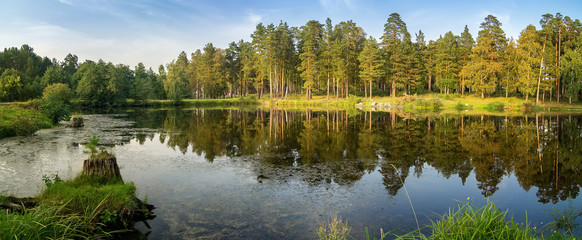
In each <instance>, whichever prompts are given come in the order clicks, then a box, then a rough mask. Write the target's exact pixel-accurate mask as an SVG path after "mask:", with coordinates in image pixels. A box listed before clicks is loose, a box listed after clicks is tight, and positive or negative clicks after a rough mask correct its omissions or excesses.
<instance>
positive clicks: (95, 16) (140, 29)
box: [0, 0, 582, 69]
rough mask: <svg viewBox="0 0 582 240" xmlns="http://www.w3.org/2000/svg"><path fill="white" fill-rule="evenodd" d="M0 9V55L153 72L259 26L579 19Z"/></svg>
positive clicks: (483, 7)
mask: <svg viewBox="0 0 582 240" xmlns="http://www.w3.org/2000/svg"><path fill="white" fill-rule="evenodd" d="M0 6H1V7H0V16H2V20H0V49H4V48H7V47H20V46H21V45H23V44H28V45H30V46H31V47H33V48H34V49H35V52H36V53H37V54H39V55H41V56H47V57H49V58H56V59H58V60H63V59H64V57H65V56H66V55H67V54H68V53H73V54H76V55H77V56H79V59H80V61H84V60H85V59H91V60H98V59H103V60H105V61H110V62H113V63H123V64H127V65H130V66H132V67H133V66H135V65H136V64H137V63H138V62H143V63H144V64H145V65H146V66H148V67H152V68H154V69H157V66H159V65H160V64H164V65H165V64H167V63H169V62H170V61H172V60H173V59H175V58H176V57H177V56H178V54H179V53H180V52H181V51H185V52H187V53H191V52H194V51H195V50H196V49H201V48H203V47H204V45H205V44H206V43H209V42H212V43H213V44H214V46H215V47H220V48H226V47H227V46H228V43H229V42H232V41H238V40H240V39H244V40H247V41H248V40H250V34H251V33H252V32H253V30H254V28H255V26H256V24H257V23H260V22H262V23H265V24H268V23H275V24H278V23H279V22H280V21H281V20H282V21H284V22H287V23H288V24H289V25H290V26H301V25H303V24H305V23H306V22H307V21H309V20H312V19H314V20H319V21H320V22H325V19H326V18H327V17H330V18H331V19H332V21H333V23H334V24H337V23H339V22H341V21H346V20H353V21H354V22H355V23H356V24H357V25H358V26H361V27H362V28H363V29H364V31H365V32H366V33H367V35H368V36H370V35H371V36H373V37H375V38H379V37H380V36H381V35H382V31H383V30H384V23H386V19H387V18H388V16H389V15H390V13H393V12H397V13H399V14H400V15H401V17H402V19H403V20H404V21H405V22H406V24H407V26H408V31H409V32H410V33H411V34H413V36H414V33H416V32H418V31H419V30H422V31H423V32H424V33H425V35H426V37H427V40H433V39H436V38H438V37H439V36H440V35H444V34H445V33H446V32H448V31H452V32H453V33H454V34H460V33H461V32H462V31H463V28H464V26H465V25H468V27H469V30H470V31H471V33H472V34H473V37H476V36H477V32H478V31H479V25H480V23H481V22H483V19H484V18H485V17H486V16H487V15H489V14H492V15H494V16H496V17H497V18H498V19H499V20H500V21H501V23H502V24H503V26H502V28H503V29H504V31H505V33H506V34H507V36H508V37H514V38H517V36H518V35H519V32H520V31H521V30H523V29H525V27H526V26H527V25H529V24H533V25H534V26H536V28H538V29H539V20H540V18H541V15H542V14H545V13H552V14H555V13H557V12H560V13H562V15H564V16H570V17H571V18H573V19H581V18H582V16H581V15H582V1H580V0H565V1H561V0H556V1H547V0H543V1H541V0H525V1H522V0H493V1H472V0H455V1H443V0H440V1H435V0H426V1H413V0H408V1H407V0H282V1H279V0H230V1H228V0H214V1H213V0H208V1H205V0H165V1H162V0H158V1H156V0H0Z"/></svg>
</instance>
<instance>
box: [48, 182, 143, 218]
mask: <svg viewBox="0 0 582 240" xmlns="http://www.w3.org/2000/svg"><path fill="white" fill-rule="evenodd" d="M134 198H135V186H134V185H133V183H127V184H124V183H123V181H122V180H121V179H111V178H107V177H97V176H86V175H79V176H77V177H76V178H74V179H72V180H66V181H60V182H56V181H55V182H53V183H52V184H51V185H50V186H48V187H47V189H46V190H45V191H44V192H43V193H41V194H40V195H39V196H38V197H37V199H38V200H39V201H40V202H41V203H42V204H43V206H62V207H63V208H64V210H66V211H67V212H73V213H81V214H82V215H84V216H85V217H95V216H96V215H99V214H100V213H101V212H102V211H103V210H105V209H109V210H110V211H120V210H121V209H122V208H123V207H124V206H134V205H135V202H134ZM86 220H89V221H90V220H91V219H86Z"/></svg>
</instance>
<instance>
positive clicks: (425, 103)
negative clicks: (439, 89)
mask: <svg viewBox="0 0 582 240" xmlns="http://www.w3.org/2000/svg"><path fill="white" fill-rule="evenodd" d="M411 106H412V108H413V109H424V110H440V109H441V108H442V107H443V102H442V101H441V99H439V98H432V99H421V98H419V99H416V100H414V101H413V102H411Z"/></svg>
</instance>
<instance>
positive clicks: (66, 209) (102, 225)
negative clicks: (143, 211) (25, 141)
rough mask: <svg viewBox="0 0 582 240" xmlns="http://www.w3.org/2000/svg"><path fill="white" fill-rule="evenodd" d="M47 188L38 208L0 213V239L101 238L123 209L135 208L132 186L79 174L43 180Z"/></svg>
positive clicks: (105, 234) (41, 196) (108, 234)
mask: <svg viewBox="0 0 582 240" xmlns="http://www.w3.org/2000/svg"><path fill="white" fill-rule="evenodd" d="M43 180H44V181H45V183H46V185H47V188H46V190H45V191H44V192H42V193H41V194H40V195H39V196H38V197H36V201H37V202H38V205H37V206H36V207H34V208H32V209H25V210H23V211H22V212H16V211H14V212H13V211H11V210H2V211H1V212H0V239H101V238H104V237H108V236H110V235H111V234H112V233H113V232H110V231H108V230H107V229H108V228H107V225H108V224H109V223H114V222H115V221H117V218H118V216H119V215H118V214H119V213H120V212H121V210H122V209H123V208H124V207H135V206H136V202H135V201H136V200H135V191H136V188H135V186H134V185H133V183H127V184H126V183H123V181H121V179H107V178H104V177H94V176H84V175H79V176H78V177H76V178H74V179H72V180H66V181H62V180H60V179H58V177H56V176H53V177H52V179H51V178H49V177H46V178H43Z"/></svg>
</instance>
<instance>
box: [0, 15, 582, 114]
mask: <svg viewBox="0 0 582 240" xmlns="http://www.w3.org/2000/svg"><path fill="white" fill-rule="evenodd" d="M539 24H540V28H539V29H537V28H536V27H535V26H533V25H529V26H527V27H526V28H525V29H524V30H523V31H522V32H521V34H520V35H519V37H518V39H517V40H516V39H512V38H510V39H508V38H507V37H506V36H505V32H504V31H503V29H502V28H501V26H502V24H501V22H499V20H498V19H497V18H496V17H495V16H492V15H489V16H487V17H486V18H485V20H484V22H483V23H481V26H480V29H481V30H480V31H479V33H478V36H477V38H476V39H475V38H473V36H472V35H471V33H470V32H469V29H468V27H467V26H465V28H464V30H463V32H462V33H461V34H460V35H455V34H453V32H451V31H449V32H447V33H445V34H444V35H441V36H440V37H439V38H438V39H436V40H430V41H428V42H426V40H425V36H424V33H423V32H422V31H419V32H418V33H415V34H414V35H415V39H414V40H413V39H412V35H411V34H410V33H409V32H408V30H407V27H406V23H405V22H404V21H403V20H402V19H401V17H400V15H399V14H397V13H392V14H390V16H389V17H388V19H387V21H386V23H385V25H384V27H385V28H384V33H383V35H382V36H381V37H380V39H375V38H373V37H366V33H365V32H364V30H363V29H362V28H361V27H359V26H357V24H356V23H354V22H353V21H351V20H350V21H344V22H340V23H338V24H335V25H334V24H332V21H331V20H330V19H329V18H328V19H327V20H326V21H325V23H320V22H319V21H315V20H311V21H308V22H307V23H306V24H305V25H303V26H300V27H291V26H289V25H287V23H285V22H282V21H281V22H280V23H279V24H277V25H275V24H269V25H264V24H263V23H259V24H258V25H257V26H256V28H255V31H254V32H253V33H252V34H251V41H244V40H240V41H238V42H232V43H230V44H229V46H228V48H226V49H221V48H217V47H214V45H213V44H212V43H208V44H207V45H206V46H205V47H204V48H203V49H198V50H196V51H195V52H193V53H191V54H190V56H188V54H187V53H186V52H184V51H183V52H181V53H180V54H179V55H178V57H177V59H175V60H173V61H172V62H170V63H168V64H167V65H166V66H164V65H160V66H159V68H158V69H157V71H154V70H153V69H151V68H150V69H146V68H145V67H144V65H143V64H142V63H138V65H137V66H136V67H134V68H133V69H132V68H131V67H130V66H128V65H123V64H117V65H114V64H113V63H110V62H109V63H107V62H105V61H103V60H99V61H97V62H94V61H91V60H87V61H85V62H83V63H79V62H78V57H77V56H75V55H73V54H69V55H67V56H66V57H65V59H64V60H63V61H58V60H56V59H52V60H51V59H48V58H47V57H44V58H43V57H40V56H38V55H36V54H35V53H34V51H33V49H32V48H31V47H30V46H28V45H23V46H22V47H21V48H20V49H19V48H15V47H13V48H7V49H4V51H3V52H0V73H1V76H0V101H25V100H29V99H33V98H38V97H39V96H41V94H42V90H43V89H44V88H45V87H46V86H48V85H51V84H56V83H62V84H65V85H67V86H68V87H69V88H70V89H71V90H72V92H73V93H74V94H75V96H76V97H77V98H79V99H81V100H83V101H84V103H85V104H87V105H91V106H116V105H122V104H124V103H125V100H126V99H127V98H132V99H134V100H135V101H136V102H146V101H147V100H148V99H170V100H172V101H174V102H180V101H181V100H182V99H183V98H196V99H198V98H224V97H232V96H241V97H244V96H247V95H248V94H256V96H257V97H258V98H263V97H264V96H265V95H266V96H268V97H269V98H271V99H285V98H287V97H288V96H289V95H290V94H293V95H304V96H305V98H306V99H308V100H309V99H311V98H312V96H313V95H324V96H327V99H339V98H347V97H348V96H349V95H358V96H363V97H366V98H371V97H372V96H402V95H411V94H422V93H427V92H439V93H443V94H453V93H454V94H460V95H465V94H472V95H476V96H481V97H489V96H506V97H508V96H518V97H523V98H525V99H526V100H528V99H529V98H530V97H536V99H538V96H539V98H542V99H545V98H549V99H550V100H552V99H553V98H554V99H556V100H557V101H560V99H564V98H566V99H568V101H569V102H571V101H572V99H582V91H581V90H582V73H581V71H582V54H581V50H582V37H581V34H580V32H581V31H582V24H581V23H580V21H579V20H578V19H576V20H572V19H571V18H570V17H568V16H562V15H561V14H560V13H557V14H555V15H552V14H545V15H543V16H542V18H541V19H540V22H539Z"/></svg>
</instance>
